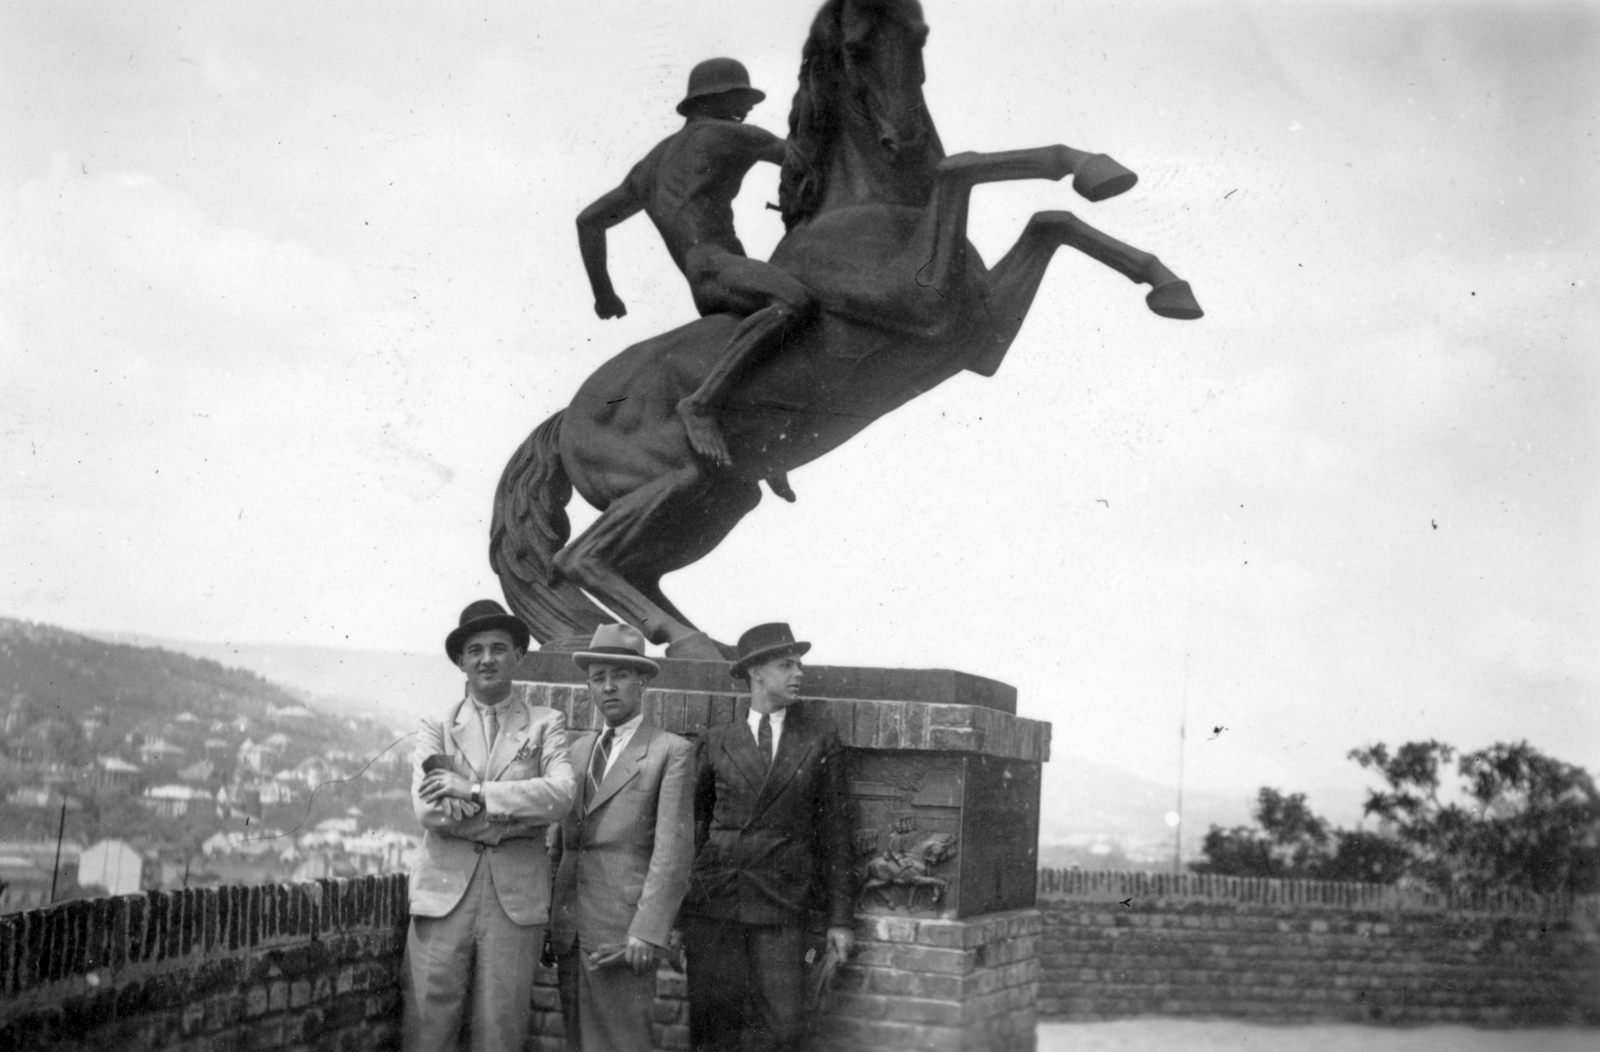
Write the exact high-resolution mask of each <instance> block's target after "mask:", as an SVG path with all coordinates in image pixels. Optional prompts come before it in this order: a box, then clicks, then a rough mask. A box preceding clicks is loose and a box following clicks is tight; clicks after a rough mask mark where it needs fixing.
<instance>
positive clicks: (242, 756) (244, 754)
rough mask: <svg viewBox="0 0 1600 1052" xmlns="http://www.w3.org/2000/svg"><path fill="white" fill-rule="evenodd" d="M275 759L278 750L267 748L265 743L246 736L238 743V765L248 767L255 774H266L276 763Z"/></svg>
mask: <svg viewBox="0 0 1600 1052" xmlns="http://www.w3.org/2000/svg"><path fill="white" fill-rule="evenodd" d="M277 761H278V751H277V750H276V749H271V748H268V747H267V746H266V745H265V744H262V743H258V742H254V741H251V740H250V739H249V738H246V739H245V740H244V741H243V742H242V743H241V744H240V745H239V766H240V767H246V768H249V769H250V770H252V771H254V772H256V773H257V774H266V773H269V772H270V771H271V770H272V768H274V767H276V766H277V765H278V763H277Z"/></svg>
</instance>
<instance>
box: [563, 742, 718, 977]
mask: <svg viewBox="0 0 1600 1052" xmlns="http://www.w3.org/2000/svg"><path fill="white" fill-rule="evenodd" d="M599 739H600V734H599V732H598V731H590V732H588V733H586V734H584V735H583V736H582V737H580V738H578V739H577V740H576V741H575V742H573V745H572V758H573V768H574V769H575V770H576V771H579V772H582V773H580V774H579V775H578V779H579V781H578V798H577V803H576V804H575V806H574V807H573V810H572V813H571V814H569V815H568V816H567V818H566V819H565V821H563V822H562V823H561V835H560V838H559V839H558V841H557V843H558V848H559V856H558V862H557V868H556V886H555V906H554V909H553V910H552V911H551V916H550V925H551V929H550V930H551V939H552V942H553V943H554V945H555V948H556V951H557V952H558V953H565V952H567V950H569V949H570V948H571V946H572V942H573V940H574V939H575V938H577V937H578V936H579V935H582V937H583V944H584V945H585V946H587V947H589V948H591V949H593V948H595V947H598V946H602V945H605V944H608V943H621V942H623V940H624V939H625V938H626V937H627V936H629V935H632V936H634V937H636V938H639V939H643V940H644V941H645V942H648V943H652V944H654V945H656V946H660V947H663V948H664V947H666V945H667V940H668V936H669V935H670V934H671V932H672V925H673V923H674V922H675V921H676V920H677V919H678V906H679V904H680V903H682V902H683V895H684V892H685V891H687V890H688V888H689V867H690V866H691V865H692V864H693V862H694V746H693V745H692V744H690V743H689V742H688V741H687V740H686V739H684V738H680V737H678V736H677V735H676V734H672V733H669V732H667V731H664V730H660V729H658V728H655V727H652V726H650V725H649V724H648V723H642V724H640V725H639V728H638V730H636V731H634V733H633V737H632V738H630V739H628V744H627V745H626V746H625V747H624V748H623V750H622V752H621V753H620V754H619V755H618V756H617V757H616V758H615V760H613V761H612V764H611V770H610V771H607V772H606V776H605V780H604V781H602V782H601V783H600V788H599V791H598V792H596V793H595V794H594V796H593V797H592V798H590V799H589V800H588V801H587V803H586V802H585V801H584V799H583V796H584V792H585V787H584V783H585V782H586V781H587V779H588V774H587V772H588V770H589V763H590V760H591V758H592V756H593V754H594V748H595V743H596V742H598V741H599Z"/></svg>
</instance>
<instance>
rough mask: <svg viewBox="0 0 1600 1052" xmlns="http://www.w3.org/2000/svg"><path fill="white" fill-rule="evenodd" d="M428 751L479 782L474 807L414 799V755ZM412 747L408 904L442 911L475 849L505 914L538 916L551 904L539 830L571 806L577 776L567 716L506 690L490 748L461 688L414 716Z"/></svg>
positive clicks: (417, 784)
mask: <svg viewBox="0 0 1600 1052" xmlns="http://www.w3.org/2000/svg"><path fill="white" fill-rule="evenodd" d="M436 753H442V754H444V755H445V756H448V757H450V759H451V761H452V766H454V767H455V769H456V771H457V773H459V774H462V775H464V776H465V777H467V778H470V779H472V780H474V781H480V782H482V783H483V804H484V806H483V807H482V808H479V809H476V810H474V809H473V808H471V807H466V808H463V807H462V806H461V802H460V801H457V800H442V801H440V802H439V803H437V804H428V803H425V802H424V801H423V799H422V797H421V796H420V795H419V794H418V790H419V789H420V788H421V786H422V779H423V770H422V761H423V760H425V759H426V758H427V757H429V756H431V755H434V754H436ZM413 755H414V759H413V763H412V772H411V806H412V809H413V810H415V811H416V814H417V820H418V821H420V822H421V823H422V826H423V829H424V830H425V832H424V833H423V837H422V851H421V853H420V855H419V856H418V858H417V862H416V864H415V865H414V866H413V867H412V871H411V912H412V913H413V914H414V915H416V916H418V917H443V916H445V915H446V914H447V913H449V912H450V911H451V910H453V909H455V906H456V903H458V902H460V901H461V896H462V894H464V893H465V892H466V890H467V882H468V881H469V880H471V879H472V872H473V870H474V868H476V866H477V865H478V862H479V860H480V859H481V860H484V861H487V862H488V863H489V866H490V873H491V875H492V876H493V878H494V886H495V891H496V892H497V893H498V894H499V896H500V905H501V907H502V908H504V909H505V911H506V914H507V915H508V916H509V917H510V918H511V919H512V920H514V921H516V922H517V923H518V924H542V923H544V922H545V921H546V920H547V919H548V917H549V910H550V862H549V856H548V854H547V853H546V851H545V831H546V829H547V827H548V826H549V825H550V823H552V822H558V821H560V820H561V819H562V817H564V816H565V815H566V813H567V812H568V810H570V809H571V807H572V796H573V792H574V790H575V789H576V786H577V780H576V778H574V776H573V773H572V763H571V761H570V760H569V759H568V758H567V734H566V717H564V716H563V715H562V714H561V713H559V712H557V711H556V710H555V709H552V708H548V707H546V706H543V705H533V704H530V703H528V702H527V701H525V700H520V699H518V700H513V701H511V702H509V703H508V709H507V712H506V714H505V716H504V717H503V718H502V721H501V724H500V731H499V734H498V735H497V737H496V739H495V743H494V750H493V751H492V752H491V751H490V750H489V748H488V746H487V744H486V743H485V742H484V738H483V727H482V725H481V723H480V722H479V720H478V714H477V712H476V711H474V709H473V705H472V702H471V701H469V700H467V699H465V698H463V699H462V700H460V701H457V702H454V703H452V704H451V705H450V707H449V708H447V709H446V710H445V711H444V712H443V713H442V714H441V715H440V716H439V718H437V719H424V720H423V721H422V730H421V732H420V733H419V734H418V737H417V748H416V752H415V753H414V754H413ZM469 811H470V812H472V813H470V814H469V813H466V812H469Z"/></svg>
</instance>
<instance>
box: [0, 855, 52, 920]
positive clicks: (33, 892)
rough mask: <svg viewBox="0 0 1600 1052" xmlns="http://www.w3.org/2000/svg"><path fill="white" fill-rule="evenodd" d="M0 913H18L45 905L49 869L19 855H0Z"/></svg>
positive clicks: (47, 892)
mask: <svg viewBox="0 0 1600 1052" xmlns="http://www.w3.org/2000/svg"><path fill="white" fill-rule="evenodd" d="M0 884H3V885H4V887H3V888H0V913H19V912H21V911H22V910H31V909H38V908H39V907H40V906H43V905H46V902H45V900H46V899H48V898H49V897H50V871H49V870H48V869H40V868H39V867H38V866H37V865H35V864H34V863H33V861H31V860H30V859H26V858H23V857H21V856H19V855H13V854H4V855H0Z"/></svg>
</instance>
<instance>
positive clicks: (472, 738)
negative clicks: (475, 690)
mask: <svg viewBox="0 0 1600 1052" xmlns="http://www.w3.org/2000/svg"><path fill="white" fill-rule="evenodd" d="M450 737H451V738H452V739H454V740H455V743H456V752H457V753H459V754H460V756H461V758H462V759H464V760H466V761H467V764H468V765H469V766H471V768H472V773H473V774H475V775H477V776H478V778H479V779H480V780H481V779H482V778H483V777H484V774H483V772H484V770H485V768H487V767H488V766H489V750H488V749H487V748H486V747H485V746H484V743H483V724H482V721H480V720H479V719H478V710H477V709H476V708H474V707H473V705H472V702H471V701H470V700H469V699H467V698H462V699H461V700H460V701H459V702H457V703H456V718H455V722H453V723H452V724H451V725H450Z"/></svg>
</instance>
